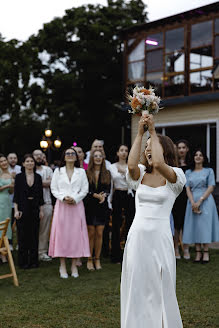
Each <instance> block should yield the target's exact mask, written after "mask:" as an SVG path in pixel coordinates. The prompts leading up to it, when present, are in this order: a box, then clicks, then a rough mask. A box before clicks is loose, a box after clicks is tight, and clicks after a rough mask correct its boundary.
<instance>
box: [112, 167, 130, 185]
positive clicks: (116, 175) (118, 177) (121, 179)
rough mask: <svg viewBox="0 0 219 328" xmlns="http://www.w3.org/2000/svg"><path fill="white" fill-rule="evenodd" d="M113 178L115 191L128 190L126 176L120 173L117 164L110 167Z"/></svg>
mask: <svg viewBox="0 0 219 328" xmlns="http://www.w3.org/2000/svg"><path fill="white" fill-rule="evenodd" d="M109 170H110V173H111V177H112V180H113V187H114V189H119V190H128V189H129V187H128V184H127V181H126V177H125V174H122V173H120V172H119V171H118V167H117V165H116V163H114V164H112V165H110V167H109Z"/></svg>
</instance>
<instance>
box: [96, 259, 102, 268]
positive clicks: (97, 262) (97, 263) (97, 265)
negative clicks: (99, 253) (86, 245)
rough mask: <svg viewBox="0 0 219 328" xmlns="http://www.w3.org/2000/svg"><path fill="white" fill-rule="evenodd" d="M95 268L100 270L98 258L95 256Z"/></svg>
mask: <svg viewBox="0 0 219 328" xmlns="http://www.w3.org/2000/svg"><path fill="white" fill-rule="evenodd" d="M95 268H96V270H101V269H102V266H101V264H100V259H99V258H95Z"/></svg>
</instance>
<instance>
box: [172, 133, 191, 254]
mask: <svg viewBox="0 0 219 328" xmlns="http://www.w3.org/2000/svg"><path fill="white" fill-rule="evenodd" d="M176 146H177V155H178V163H179V167H180V168H181V169H182V170H183V172H184V173H185V171H186V170H188V169H189V165H190V154H189V143H188V141H187V140H184V139H181V140H179V141H177V142H176ZM187 199H188V198H187V194H186V188H185V187H184V188H183V191H182V192H181V194H180V195H179V196H178V197H177V198H176V201H175V203H174V205H173V210H172V214H173V218H174V227H175V234H174V247H175V255H176V259H178V260H179V259H180V258H181V255H180V252H179V238H180V233H181V231H182V230H183V226H184V218H185V211H186V205H187ZM183 251H184V255H183V257H184V259H186V260H189V259H190V254H189V248H188V245H184V247H183Z"/></svg>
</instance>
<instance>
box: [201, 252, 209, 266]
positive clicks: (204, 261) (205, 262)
mask: <svg viewBox="0 0 219 328" xmlns="http://www.w3.org/2000/svg"><path fill="white" fill-rule="evenodd" d="M203 253H208V254H209V251H203ZM207 263H209V257H208V260H203V258H202V264H207Z"/></svg>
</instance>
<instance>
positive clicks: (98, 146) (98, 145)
mask: <svg viewBox="0 0 219 328" xmlns="http://www.w3.org/2000/svg"><path fill="white" fill-rule="evenodd" d="M103 145H104V141H103V140H98V139H95V140H94V141H93V143H92V145H91V150H90V151H87V152H86V159H85V160H84V162H85V163H86V164H89V160H90V152H91V151H94V150H101V151H102V152H103V153H104V155H105V151H104V148H103ZM105 163H106V168H107V170H109V167H110V165H111V163H110V161H108V160H107V159H106V158H105Z"/></svg>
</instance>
